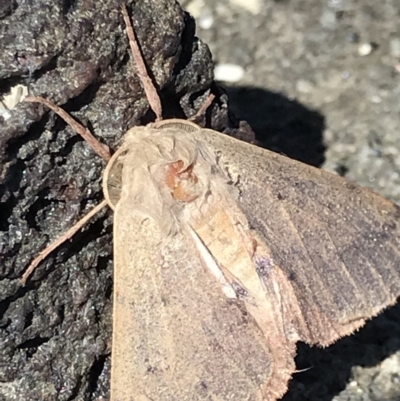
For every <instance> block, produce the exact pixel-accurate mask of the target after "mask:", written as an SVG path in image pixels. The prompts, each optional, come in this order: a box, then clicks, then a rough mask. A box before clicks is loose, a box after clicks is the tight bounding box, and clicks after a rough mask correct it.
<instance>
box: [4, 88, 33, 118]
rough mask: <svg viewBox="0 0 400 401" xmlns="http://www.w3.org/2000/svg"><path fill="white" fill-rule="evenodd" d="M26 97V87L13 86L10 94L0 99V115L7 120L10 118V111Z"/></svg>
mask: <svg viewBox="0 0 400 401" xmlns="http://www.w3.org/2000/svg"><path fill="white" fill-rule="evenodd" d="M27 95H28V87H27V86H24V85H19V84H18V85H15V86H13V87H12V88H11V90H10V92H9V93H8V94H7V95H5V96H3V99H0V115H1V116H2V117H3V118H4V119H5V120H8V119H9V118H10V117H11V113H10V110H12V109H13V108H14V107H15V106H16V105H17V104H18V103H19V102H22V101H23V100H24V99H25V97H26V96H27Z"/></svg>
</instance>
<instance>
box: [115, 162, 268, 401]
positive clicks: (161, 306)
mask: <svg viewBox="0 0 400 401" xmlns="http://www.w3.org/2000/svg"><path fill="white" fill-rule="evenodd" d="M125 165H126V163H125ZM125 165H124V169H125ZM128 175H129V174H128ZM150 187H151V183H150V182H149V183H147V184H146V187H145V188H147V189H149V188H150ZM141 194H142V192H139V195H137V196H141ZM148 201H149V202H153V201H154V199H153V200H150V199H149V200H148ZM132 203H133V197H132V194H131V193H130V189H129V187H127V186H126V185H125V184H124V186H123V188H122V196H121V199H120V201H119V203H118V204H117V206H116V210H115V217H114V291H115V293H114V311H113V319H114V326H113V348H112V374H111V400H112V401H149V400H151V401H183V400H190V401H197V400H198V401H200V400H202V401H204V400H210V401H226V400H233V401H245V400H249V401H250V400H251V401H261V400H263V399H265V398H264V394H265V393H266V392H267V389H266V387H267V384H268V382H269V377H270V364H271V361H270V350H269V347H268V345H267V344H266V341H265V338H264V334H263V332H262V331H261V330H260V328H259V327H258V325H257V324H256V323H255V321H254V320H253V318H252V316H250V315H249V314H248V313H247V312H246V309H245V307H244V304H243V303H242V302H241V301H239V300H234V299H229V298H227V297H226V296H225V295H224V294H223V292H222V289H221V285H220V284H219V283H218V282H217V280H216V279H215V278H214V277H213V276H212V275H211V274H210V273H209V272H208V271H207V269H206V268H205V266H204V264H203V262H202V260H201V258H200V257H199V255H198V251H197V250H196V247H194V246H193V242H192V240H191V237H190V234H189V233H188V232H186V230H185V229H184V227H183V226H182V227H181V226H180V229H179V230H178V231H177V232H175V233H174V234H173V235H170V236H168V237H167V238H165V237H164V236H162V235H161V231H160V227H159V224H156V223H155V221H154V220H153V219H152V218H149V217H146V216H145V215H144V214H143V213H141V211H140V210H137V207H135V205H133V204H132Z"/></svg>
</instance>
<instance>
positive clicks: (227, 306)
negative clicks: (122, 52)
mask: <svg viewBox="0 0 400 401" xmlns="http://www.w3.org/2000/svg"><path fill="white" fill-rule="evenodd" d="M124 16H125V17H126V10H125V11H124ZM129 34H130V43H131V45H132V46H133V47H134V46H135V38H134V37H133V36H132V35H133V30H132V31H130V30H129V29H128V35H129ZM133 52H134V54H135V52H136V54H137V53H138V52H137V49H136V50H133ZM143 68H144V69H143ZM138 70H139V75H141V77H142V78H143V77H144V78H143V85H144V87H145V90H146V93H149V94H150V96H148V97H149V103H150V105H151V106H152V108H153V109H154V111H155V113H156V115H157V116H158V117H159V118H158V121H156V122H155V123H153V124H151V125H150V126H147V127H133V128H131V129H130V130H129V131H128V132H127V133H126V135H125V138H124V143H123V145H122V146H121V148H120V149H119V150H118V151H117V152H116V153H115V154H114V155H113V156H112V158H111V159H110V161H109V163H108V165H107V168H106V170H105V173H104V182H103V188H104V193H105V198H106V201H107V203H108V204H109V205H110V207H111V208H112V209H113V210H114V311H113V339H112V373H111V400H112V401H117V400H118V401H131V400H135V401H178V400H179V401H180V400H194V401H197V400H199V401H200V400H221V401H222V400H237V401H242V400H249V401H253V400H254V401H255V400H257V401H261V400H265V401H273V400H276V399H278V398H279V397H281V396H282V395H283V394H284V393H285V391H286V389H287V383H288V381H289V380H290V377H291V375H292V373H293V372H294V370H295V366H294V359H293V358H294V356H295V353H296V343H297V341H304V342H306V343H308V344H311V345H322V346H326V345H329V344H331V343H332V342H334V341H335V340H337V339H338V338H340V337H342V336H345V335H348V334H351V333H352V332H354V331H355V330H357V329H358V328H359V327H361V326H362V325H363V324H364V322H365V321H366V320H367V319H369V318H371V317H373V316H375V315H377V314H378V313H379V312H380V311H381V310H382V309H383V308H385V307H387V306H389V305H392V304H394V303H395V302H396V299H397V297H398V296H399V294H400V277H399V276H400V267H399V262H400V257H399V250H400V228H399V226H398V223H397V222H398V220H399V217H400V209H399V208H398V207H397V206H396V205H394V204H393V203H391V202H390V201H388V200H385V199H383V198H382V197H380V196H379V195H377V194H374V193H373V192H372V191H370V190H369V189H366V188H362V187H359V186H357V185H356V184H353V183H350V182H348V181H346V180H344V179H343V178H341V177H338V176H335V175H333V174H331V173H328V172H325V171H322V170H318V169H316V168H314V167H311V166H307V165H304V164H301V163H299V162H297V161H293V160H290V159H288V158H286V157H284V156H281V155H278V154H275V153H272V152H270V151H268V150H265V149H261V148H258V147H256V146H254V145H251V144H247V143H244V142H241V141H238V140H236V139H233V138H230V137H228V136H225V135H223V134H220V133H218V132H215V131H213V130H209V129H204V128H200V127H199V126H197V125H196V124H194V123H192V122H188V121H184V120H165V121H161V119H160V117H161V109H160V105H159V101H158V100H157V96H156V92H155V89H154V87H153V86H152V84H151V80H150V79H149V78H148V76H146V75H145V72H146V71H145V66H143V65H142V66H140V60H139V64H138ZM146 88H147V89H146ZM102 151H105V153H104V154H103V155H104V156H105V157H106V158H107V157H108V156H107V150H105V149H102Z"/></svg>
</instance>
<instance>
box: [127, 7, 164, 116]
mask: <svg viewBox="0 0 400 401" xmlns="http://www.w3.org/2000/svg"><path fill="white" fill-rule="evenodd" d="M121 9H122V16H123V18H124V21H125V26H126V34H127V35H128V39H129V46H130V48H131V51H132V55H133V58H134V60H135V64H136V67H137V74H138V76H139V78H140V81H141V82H142V85H143V89H144V92H145V93H146V97H147V100H148V102H149V104H150V107H151V109H152V110H153V111H154V114H155V115H156V121H160V120H162V106H161V101H160V97H159V96H158V93H157V89H156V87H155V86H154V84H153V81H152V80H151V78H150V76H149V74H148V72H147V68H146V64H145V62H144V59H143V55H142V52H141V51H140V48H139V44H138V41H137V36H136V34H135V30H134V29H133V25H132V22H131V19H130V18H129V14H128V9H127V7H126V5H125V4H123V5H122V6H121Z"/></svg>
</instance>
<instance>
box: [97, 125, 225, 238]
mask: <svg viewBox="0 0 400 401" xmlns="http://www.w3.org/2000/svg"><path fill="white" fill-rule="evenodd" d="M199 129H200V128H199V127H198V126H197V125H195V124H193V123H190V122H187V121H185V120H166V121H162V122H159V123H156V124H155V125H153V126H150V127H134V128H132V129H131V130H129V131H128V132H127V134H126V135H125V140H124V144H123V145H122V147H121V148H120V149H119V150H118V151H117V152H116V153H115V154H114V155H113V157H112V158H111V160H110V162H109V164H108V166H107V168H106V170H105V174H104V179H103V190H104V193H105V197H106V199H107V201H108V203H109V205H110V206H111V208H113V209H115V207H116V205H117V203H118V202H119V201H120V200H122V199H123V200H124V202H129V204H130V205H131V210H132V211H133V212H134V213H137V214H142V215H143V217H144V218H153V219H154V220H156V221H157V222H158V224H159V226H160V229H161V231H162V232H164V233H165V234H167V235H169V234H173V233H174V232H176V230H178V229H179V226H180V224H181V222H182V221H183V220H186V221H187V218H200V217H201V215H202V214H204V213H205V211H206V209H207V207H208V206H209V204H210V201H211V199H215V195H218V194H217V193H218V190H217V188H218V186H219V185H218V183H217V181H216V180H215V172H216V170H217V169H218V168H217V162H216V159H215V154H214V152H213V151H212V150H211V149H210V148H209V147H208V146H207V144H206V143H205V142H204V141H202V140H201V135H196V132H195V131H198V130H199ZM213 197H214V198H213ZM183 215H185V217H184V218H182V217H183Z"/></svg>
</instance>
